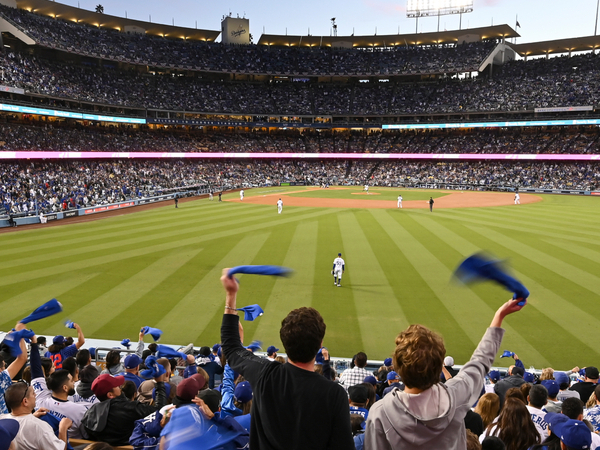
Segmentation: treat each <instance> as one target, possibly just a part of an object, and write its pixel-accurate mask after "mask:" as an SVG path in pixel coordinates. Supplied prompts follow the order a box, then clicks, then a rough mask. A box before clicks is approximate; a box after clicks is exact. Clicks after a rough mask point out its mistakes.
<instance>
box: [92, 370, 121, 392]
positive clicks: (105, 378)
mask: <svg viewBox="0 0 600 450" xmlns="http://www.w3.org/2000/svg"><path fill="white" fill-rule="evenodd" d="M123 383H125V377H124V376H122V375H119V376H118V377H113V376H112V375H110V374H108V373H103V374H102V375H100V376H98V378H96V379H95V380H94V382H93V383H92V392H93V393H94V395H95V396H96V397H104V396H106V394H108V393H109V392H110V391H111V390H112V389H113V388H116V387H119V386H122V385H123Z"/></svg>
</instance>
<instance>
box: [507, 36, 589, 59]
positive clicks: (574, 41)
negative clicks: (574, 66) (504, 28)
mask: <svg viewBox="0 0 600 450" xmlns="http://www.w3.org/2000/svg"><path fill="white" fill-rule="evenodd" d="M509 45H510V46H511V47H512V49H513V50H514V51H515V52H517V53H518V54H519V55H521V56H540V55H550V54H557V53H571V52H584V51H590V50H594V49H597V48H600V36H588V37H579V38H569V39H556V40H554V41H542V42H530V43H528V44H509Z"/></svg>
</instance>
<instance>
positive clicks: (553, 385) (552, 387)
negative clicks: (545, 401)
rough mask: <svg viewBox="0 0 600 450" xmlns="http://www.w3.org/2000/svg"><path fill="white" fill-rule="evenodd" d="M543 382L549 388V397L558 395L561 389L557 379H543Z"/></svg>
mask: <svg viewBox="0 0 600 450" xmlns="http://www.w3.org/2000/svg"><path fill="white" fill-rule="evenodd" d="M541 384H542V386H544V387H545V388H546V389H547V390H548V397H550V398H555V397H556V396H557V395H558V391H560V386H559V385H558V383H557V382H556V381H554V380H543V381H542V383H541Z"/></svg>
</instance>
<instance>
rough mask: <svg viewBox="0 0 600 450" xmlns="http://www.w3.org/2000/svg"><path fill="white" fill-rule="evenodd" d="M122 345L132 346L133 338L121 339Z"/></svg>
mask: <svg viewBox="0 0 600 450" xmlns="http://www.w3.org/2000/svg"><path fill="white" fill-rule="evenodd" d="M121 345H122V346H123V347H126V348H127V349H129V347H131V340H129V339H123V340H122V341H121Z"/></svg>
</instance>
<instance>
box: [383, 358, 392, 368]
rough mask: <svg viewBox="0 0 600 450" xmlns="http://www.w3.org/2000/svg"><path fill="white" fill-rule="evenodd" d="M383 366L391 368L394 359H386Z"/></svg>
mask: <svg viewBox="0 0 600 450" xmlns="http://www.w3.org/2000/svg"><path fill="white" fill-rule="evenodd" d="M383 365H384V366H385V367H390V366H391V365H392V358H385V360H384V361H383Z"/></svg>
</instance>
